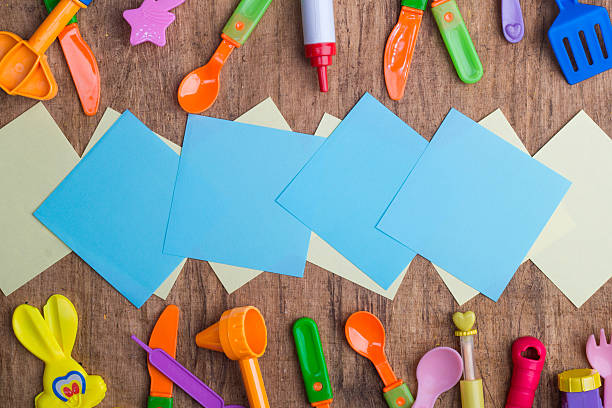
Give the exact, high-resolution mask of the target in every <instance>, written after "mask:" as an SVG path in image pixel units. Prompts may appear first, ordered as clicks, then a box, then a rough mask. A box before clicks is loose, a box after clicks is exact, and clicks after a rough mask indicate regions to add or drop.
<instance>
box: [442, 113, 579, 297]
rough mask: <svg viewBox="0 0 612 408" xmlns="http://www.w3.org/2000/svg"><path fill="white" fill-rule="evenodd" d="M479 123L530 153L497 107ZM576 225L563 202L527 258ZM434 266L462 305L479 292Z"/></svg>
mask: <svg viewBox="0 0 612 408" xmlns="http://www.w3.org/2000/svg"><path fill="white" fill-rule="evenodd" d="M479 123H480V124H481V125H482V126H484V127H485V128H487V129H489V130H490V131H491V132H493V133H495V134H496V135H497V136H499V137H501V138H502V139H504V140H505V141H507V142H508V143H510V144H512V145H514V146H515V147H516V148H518V149H520V150H522V151H523V152H525V153H526V154H529V151H528V150H527V148H526V147H525V145H524V144H523V142H522V141H521V139H520V138H519V137H518V135H517V134H516V132H515V131H514V129H513V128H512V125H510V122H508V119H506V117H505V116H504V114H503V113H502V111H501V110H500V109H497V110H496V111H494V112H493V113H491V114H489V115H488V116H486V117H485V118H484V119H482V120H481V121H480V122H479ZM536 158H537V157H536ZM574 227H575V224H574V222H573V221H572V218H571V217H570V215H569V213H568V210H567V209H566V208H565V205H563V203H562V204H561V205H559V207H557V210H556V211H555V213H554V214H553V216H552V217H551V218H550V220H548V223H547V224H546V226H545V227H544V229H543V230H542V232H541V233H540V235H539V237H538V239H537V240H536V242H535V243H534V244H533V247H532V248H531V249H530V251H529V253H528V254H527V257H526V258H525V260H527V259H530V258H532V257H533V256H534V254H537V253H539V252H541V251H543V250H544V249H546V248H547V247H549V246H550V245H551V244H552V243H554V242H555V241H557V240H559V239H560V238H562V237H563V236H565V235H567V234H568V233H569V231H571V230H572V229H573V228H574ZM434 268H435V269H436V271H437V272H438V274H439V275H440V278H441V279H442V281H444V284H445V285H446V286H447V287H448V290H450V292H451V294H452V295H453V297H454V298H455V300H456V301H457V303H459V305H460V306H461V305H463V304H464V303H466V302H467V301H469V300H470V299H472V298H473V297H474V296H476V295H477V294H478V293H479V292H478V291H477V290H476V289H473V288H472V287H470V286H468V285H466V284H465V283H463V282H462V281H460V280H459V279H457V278H455V277H454V276H452V275H451V274H449V273H448V272H446V271H445V270H444V269H442V268H440V267H438V266H436V265H434Z"/></svg>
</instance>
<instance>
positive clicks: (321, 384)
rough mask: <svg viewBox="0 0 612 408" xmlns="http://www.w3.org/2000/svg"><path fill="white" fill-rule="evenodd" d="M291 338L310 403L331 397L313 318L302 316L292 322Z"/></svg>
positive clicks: (321, 348)
mask: <svg viewBox="0 0 612 408" xmlns="http://www.w3.org/2000/svg"><path fill="white" fill-rule="evenodd" d="M293 339H294V340H295V348H296V350H297V355H298V359H299V361H300V369H301V370H302V378H303V379H304V386H305V387H306V394H307V395H308V401H309V402H310V403H313V402H320V401H327V400H330V399H332V398H333V397H334V396H333V393H332V388H331V383H330V381H329V374H328V372H327V365H326V364H325V355H324V354H323V347H322V345H321V337H320V336H319V329H318V328H317V324H316V323H315V322H314V320H312V319H309V318H308V317H303V318H301V319H299V320H298V321H296V322H295V323H294V324H293Z"/></svg>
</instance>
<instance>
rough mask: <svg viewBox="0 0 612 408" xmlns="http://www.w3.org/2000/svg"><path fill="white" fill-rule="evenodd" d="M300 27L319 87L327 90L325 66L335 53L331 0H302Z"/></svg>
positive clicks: (330, 61) (307, 56)
mask: <svg viewBox="0 0 612 408" xmlns="http://www.w3.org/2000/svg"><path fill="white" fill-rule="evenodd" d="M302 29H303V32H304V50H305V52H306V58H308V59H310V65H312V66H313V67H315V68H316V69H317V76H318V78H319V89H320V90H321V92H327V91H328V90H329V87H328V85H327V67H328V66H329V65H331V64H332V56H334V55H336V29H335V26H334V2H333V0H302Z"/></svg>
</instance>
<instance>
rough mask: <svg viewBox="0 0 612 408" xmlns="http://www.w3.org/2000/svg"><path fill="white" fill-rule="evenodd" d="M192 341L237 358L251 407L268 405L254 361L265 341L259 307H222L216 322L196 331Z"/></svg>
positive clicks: (267, 407) (260, 353)
mask: <svg viewBox="0 0 612 408" xmlns="http://www.w3.org/2000/svg"><path fill="white" fill-rule="evenodd" d="M196 344H197V345H198V347H202V348H206V349H209V350H215V351H221V352H223V353H225V355H226V356H227V357H228V358H229V359H231V360H238V364H239V365H240V371H241V372H242V380H243V381H244V387H245V388H246V393H247V398H248V399H249V405H250V406H251V408H269V407H270V404H269V403H268V396H267V394H266V388H265V387H264V383H263V378H262V377H261V370H260V369H259V363H258V361H257V358H259V357H261V356H262V355H263V353H264V351H266V346H267V344H268V335H267V330H266V323H265V321H264V318H263V316H262V315H261V312H260V311H259V309H257V308H256V307H253V306H244V307H237V308H234V309H230V310H227V311H225V312H224V313H223V314H222V315H221V319H219V322H217V323H215V324H213V325H212V326H210V327H209V328H207V329H206V330H204V331H202V332H200V333H198V335H197V336H196Z"/></svg>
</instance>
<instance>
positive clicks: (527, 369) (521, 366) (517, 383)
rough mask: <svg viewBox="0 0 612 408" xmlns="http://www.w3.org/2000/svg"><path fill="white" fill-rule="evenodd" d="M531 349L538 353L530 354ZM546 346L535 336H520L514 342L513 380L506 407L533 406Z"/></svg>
mask: <svg viewBox="0 0 612 408" xmlns="http://www.w3.org/2000/svg"><path fill="white" fill-rule="evenodd" d="M529 349H533V350H535V353H536V355H534V356H533V357H532V356H529V355H528V353H529ZM545 359H546V347H544V345H543V344H542V342H541V341H540V340H538V339H536V338H535V337H529V336H528V337H520V338H518V339H516V340H515V341H514V343H513V344H512V364H513V366H514V367H513V369H512V381H511V383H510V391H509V392H508V398H507V399H506V408H531V407H532V406H533V399H534V397H535V391H536V389H537V388H538V384H539V383H540V374H541V373H542V369H543V368H544V360H545Z"/></svg>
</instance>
